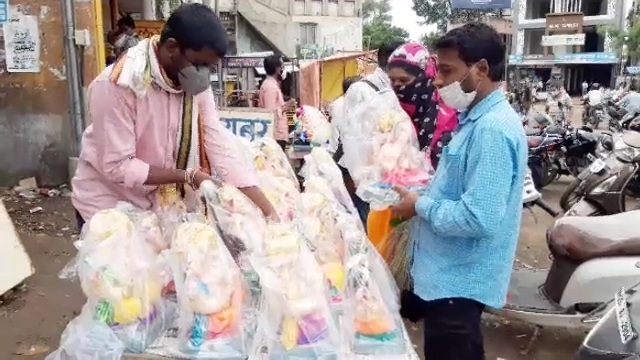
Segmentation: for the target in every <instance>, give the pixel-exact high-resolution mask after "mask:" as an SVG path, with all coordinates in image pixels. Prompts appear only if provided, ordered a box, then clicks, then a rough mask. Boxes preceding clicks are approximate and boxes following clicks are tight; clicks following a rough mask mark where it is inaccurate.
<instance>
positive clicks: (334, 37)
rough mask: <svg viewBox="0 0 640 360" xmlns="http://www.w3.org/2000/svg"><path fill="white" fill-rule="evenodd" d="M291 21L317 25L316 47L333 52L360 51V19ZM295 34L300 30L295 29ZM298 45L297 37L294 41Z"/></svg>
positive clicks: (302, 17)
mask: <svg viewBox="0 0 640 360" xmlns="http://www.w3.org/2000/svg"><path fill="white" fill-rule="evenodd" d="M292 21H293V22H294V23H295V24H297V25H298V26H299V24H300V23H316V24H318V34H317V41H318V45H320V46H323V47H325V48H333V49H334V50H336V51H338V50H346V51H353V50H362V18H359V17H339V16H293V17H292ZM296 30H297V32H296V34H299V33H300V29H299V28H298V29H296ZM296 40H297V41H296V43H299V35H298V38H297V39H296Z"/></svg>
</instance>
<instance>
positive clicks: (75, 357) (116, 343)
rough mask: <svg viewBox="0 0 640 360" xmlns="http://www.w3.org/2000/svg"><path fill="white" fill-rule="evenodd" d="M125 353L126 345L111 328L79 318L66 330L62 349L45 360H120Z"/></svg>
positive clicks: (68, 325) (91, 320)
mask: <svg viewBox="0 0 640 360" xmlns="http://www.w3.org/2000/svg"><path fill="white" fill-rule="evenodd" d="M87 311H90V310H83V312H87ZM124 351H125V349H124V344H122V342H121V341H120V339H118V337H116V335H115V334H114V333H113V331H111V328H110V327H109V326H107V325H106V324H104V323H101V322H96V321H93V319H90V318H87V317H77V318H75V319H73V320H71V322H69V324H67V327H66V328H65V329H64V332H63V333H62V336H61V337H60V347H59V348H58V349H57V350H56V351H54V352H52V353H51V354H49V355H48V356H47V357H46V359H45V360H120V359H121V358H122V355H123V354H124Z"/></svg>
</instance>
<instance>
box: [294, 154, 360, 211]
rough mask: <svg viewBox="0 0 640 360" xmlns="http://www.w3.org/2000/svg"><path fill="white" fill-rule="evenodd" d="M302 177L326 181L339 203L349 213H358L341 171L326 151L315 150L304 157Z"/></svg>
mask: <svg viewBox="0 0 640 360" xmlns="http://www.w3.org/2000/svg"><path fill="white" fill-rule="evenodd" d="M300 175H301V176H302V177H303V178H305V179H309V178H310V177H312V176H319V177H321V178H323V179H325V180H326V181H327V185H328V186H329V188H330V189H331V191H332V192H333V195H334V197H335V199H336V200H337V201H338V203H339V204H340V205H341V206H342V207H343V208H344V209H346V210H347V211H348V212H349V213H351V214H357V213H358V212H357V210H356V208H355V206H354V205H353V200H351V197H350V196H349V193H348V192H347V188H346V187H345V185H344V179H343V178H342V173H341V172H340V169H339V168H338V166H337V165H336V163H335V161H334V160H333V157H332V156H331V155H330V154H329V153H328V152H327V151H326V150H325V149H320V148H314V149H312V150H311V153H309V155H307V156H305V157H304V165H303V166H302V169H301V170H300Z"/></svg>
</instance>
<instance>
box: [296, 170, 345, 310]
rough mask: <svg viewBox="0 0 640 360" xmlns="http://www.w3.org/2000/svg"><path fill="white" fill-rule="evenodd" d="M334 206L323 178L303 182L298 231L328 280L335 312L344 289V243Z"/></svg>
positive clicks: (312, 176)
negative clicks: (299, 230)
mask: <svg viewBox="0 0 640 360" xmlns="http://www.w3.org/2000/svg"><path fill="white" fill-rule="evenodd" d="M337 206H338V204H337V202H336V200H335V198H334V196H333V192H332V191H331V188H330V187H329V185H328V183H327V181H326V180H325V179H323V178H321V177H319V176H316V175H311V176H309V177H308V178H307V179H306V181H305V191H304V192H303V194H302V198H301V210H302V218H301V227H300V229H301V231H302V233H303V234H304V236H305V238H306V239H307V241H308V243H309V244H310V247H311V249H312V251H313V254H314V255H315V259H316V261H317V262H318V265H319V266H320V268H321V269H322V273H323V274H324V276H325V278H326V279H327V285H328V289H329V292H330V294H331V302H332V306H333V307H334V309H336V308H337V309H339V307H340V306H341V305H342V302H343V299H344V289H345V286H346V273H345V266H344V257H345V244H344V242H343V240H342V234H341V232H340V229H338V227H337V225H336V215H337V209H336V207H337Z"/></svg>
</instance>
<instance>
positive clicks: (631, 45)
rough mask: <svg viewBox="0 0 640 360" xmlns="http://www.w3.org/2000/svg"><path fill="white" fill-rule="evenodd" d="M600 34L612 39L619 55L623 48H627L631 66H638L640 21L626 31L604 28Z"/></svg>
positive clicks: (599, 31)
mask: <svg viewBox="0 0 640 360" xmlns="http://www.w3.org/2000/svg"><path fill="white" fill-rule="evenodd" d="M598 33H599V34H600V35H602V36H610V37H611V41H612V46H613V48H614V49H615V51H616V53H617V54H618V55H620V54H622V49H623V48H626V53H627V55H628V56H629V60H630V62H631V64H634V65H636V64H638V63H639V62H640V21H634V23H633V24H632V25H631V27H629V28H628V29H626V30H625V29H619V28H615V27H609V26H602V27H599V28H598Z"/></svg>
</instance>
